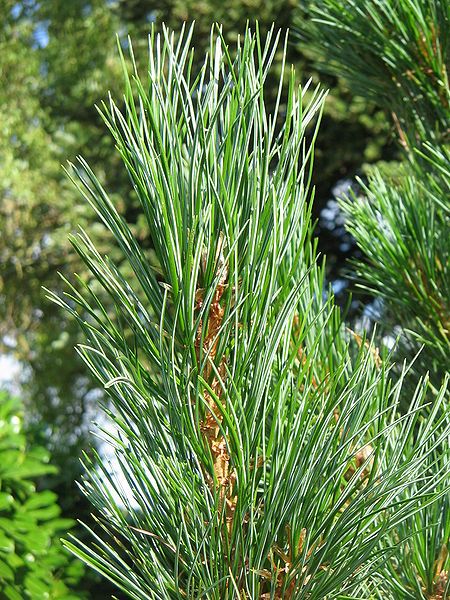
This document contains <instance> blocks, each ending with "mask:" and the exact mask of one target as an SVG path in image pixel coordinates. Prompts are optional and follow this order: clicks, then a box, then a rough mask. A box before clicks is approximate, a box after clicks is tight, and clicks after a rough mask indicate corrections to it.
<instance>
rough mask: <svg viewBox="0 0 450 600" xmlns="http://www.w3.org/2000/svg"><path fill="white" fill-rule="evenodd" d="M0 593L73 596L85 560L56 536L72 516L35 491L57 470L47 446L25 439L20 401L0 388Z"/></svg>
mask: <svg viewBox="0 0 450 600" xmlns="http://www.w3.org/2000/svg"><path fill="white" fill-rule="evenodd" d="M0 451H1V457H2V460H1V463H0V595H1V597H2V598H4V599H5V600H24V598H47V599H48V600H75V599H76V598H83V597H84V595H83V594H80V593H77V595H74V593H72V592H71V589H73V588H74V587H75V586H76V584H77V583H78V581H79V580H80V577H81V576H82V574H83V571H84V568H83V565H82V564H81V563H80V562H79V561H77V560H74V559H73V558H72V557H70V556H69V555H68V554H67V553H65V552H63V550H62V546H61V543H60V542H59V540H58V536H59V535H62V534H65V533H66V532H67V530H68V529H70V528H71V527H73V525H74V524H75V521H73V520H72V519H63V518H60V514H61V509H60V507H59V506H58V504H57V499H58V498H57V496H56V494H55V493H53V492H51V491H50V490H44V491H36V480H38V479H40V478H42V477H43V476H45V475H49V474H53V473H55V471H56V469H55V467H54V466H53V465H50V464H49V459H50V456H49V453H48V452H47V450H46V449H45V448H42V447H39V446H36V445H33V446H32V447H31V448H30V447H29V445H28V444H27V441H26V438H25V434H24V429H23V407H22V406H21V403H20V402H19V401H18V400H17V399H15V398H12V397H10V396H8V395H7V394H6V392H0Z"/></svg>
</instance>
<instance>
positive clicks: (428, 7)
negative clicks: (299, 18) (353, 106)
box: [307, 0, 450, 386]
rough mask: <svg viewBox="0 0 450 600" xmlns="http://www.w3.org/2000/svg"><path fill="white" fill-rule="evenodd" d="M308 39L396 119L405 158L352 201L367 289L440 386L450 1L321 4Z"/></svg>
mask: <svg viewBox="0 0 450 600" xmlns="http://www.w3.org/2000/svg"><path fill="white" fill-rule="evenodd" d="M307 11H308V14H309V17H310V20H309V25H308V28H307V30H308V39H309V41H310V42H311V43H312V44H314V46H315V48H316V49H317V52H318V56H321V58H322V64H323V67H324V68H326V69H328V70H329V69H331V71H333V72H339V73H340V74H341V75H343V76H345V77H346V78H347V80H348V83H349V85H350V86H351V87H352V89H353V90H354V91H355V92H358V93H361V94H362V95H364V96H365V97H372V98H376V100H377V102H378V104H379V105H380V106H382V107H383V108H384V109H385V110H386V111H387V113H388V114H387V116H389V117H390V116H392V118H393V125H394V126H395V128H396V131H397V137H398V141H399V143H400V145H401V147H402V148H403V156H402V158H403V162H402V163H401V165H400V166H398V165H397V167H396V169H395V172H391V173H387V172H386V171H385V170H381V171H380V170H377V169H374V170H372V172H371V175H370V177H369V181H368V182H367V184H363V188H362V193H361V196H360V197H359V198H357V199H347V200H343V201H342V208H343V210H344V213H345V215H346V217H347V228H348V230H349V231H350V232H351V233H352V235H353V236H354V238H355V239H356V242H357V244H358V246H359V247H360V248H361V250H362V251H363V256H364V260H363V261H362V262H360V263H359V264H358V265H357V267H356V272H357V276H358V278H359V282H360V284H361V286H362V287H363V288H365V289H368V290H369V291H370V292H372V293H373V294H374V295H375V296H377V297H378V298H380V299H382V300H383V310H382V320H383V321H384V324H385V325H387V328H386V329H387V331H389V329H390V331H391V333H392V331H393V328H394V327H395V326H396V327H397V328H399V329H400V330H401V333H402V336H401V340H400V341H401V342H402V343H401V344H400V348H401V350H402V351H403V354H404V356H405V355H406V354H409V355H411V354H414V353H416V352H417V351H418V350H419V349H420V347H421V346H422V345H423V346H424V350H423V351H422V354H421V357H420V359H419V361H418V363H417V364H418V366H420V369H419V370H422V372H424V371H426V370H430V371H431V373H432V376H433V379H434V381H435V383H436V385H437V386H439V382H440V380H441V379H442V377H443V376H444V375H445V373H446V372H447V371H448V356H449V355H450V288H449V282H450V271H449V265H450V236H449V234H448V232H449V224H450V202H449V191H450V187H449V186H450V184H449V181H450V178H449V175H450V167H449V165H450V145H449V142H450V138H449V133H450V130H449V123H450V85H449V74H448V68H449V64H450V62H449V57H450V35H449V23H450V4H449V3H448V2H445V1H442V0H425V1H423V0H400V1H397V0H396V1H395V2H394V1H391V0H388V1H386V2H385V1H379V0H364V1H363V2H359V3H358V5H357V6H356V4H355V3H354V2H352V1H351V0H320V1H319V2H311V3H309V5H308V8H307Z"/></svg>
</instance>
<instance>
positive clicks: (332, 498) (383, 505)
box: [50, 29, 450, 600]
mask: <svg viewBox="0 0 450 600" xmlns="http://www.w3.org/2000/svg"><path fill="white" fill-rule="evenodd" d="M191 34H192V29H190V30H189V31H184V32H182V34H181V35H180V36H179V37H178V38H175V36H174V35H173V33H171V32H170V31H168V30H164V32H163V34H162V35H155V34H152V36H151V38H150V48H149V64H148V76H147V77H146V78H141V77H140V76H139V73H138V69H137V68H136V66H135V65H134V60H133V51H132V48H131V45H130V56H131V61H132V64H133V68H132V70H131V73H130V72H129V70H128V69H127V67H126V66H125V61H123V64H124V76H125V96H124V98H123V99H121V101H120V102H118V103H116V102H115V101H114V100H113V99H112V98H111V99H110V101H109V103H107V104H104V105H103V106H102V108H101V113H102V115H103V118H104V120H105V122H106V124H107V126H108V128H109V130H110V132H111V134H112V136H113V138H114V140H115V143H116V147H117V151H118V153H119V154H120V156H121V158H122V160H123V162H124V164H125V166H126V169H127V171H128V174H129V178H130V182H131V185H132V188H133V190H134V191H135V193H136V195H137V197H138V200H139V205H140V210H141V213H142V215H143V216H144V217H145V219H146V224H147V227H148V230H149V232H150V235H151V241H152V247H153V252H150V251H149V250H148V249H146V248H145V247H143V246H142V245H141V244H140V243H139V241H138V240H137V239H136V237H135V236H134V235H133V233H132V229H131V227H130V224H129V223H127V221H126V220H125V219H124V218H123V217H122V216H121V215H120V213H119V211H118V210H117V208H116V206H115V205H114V203H113V202H112V201H111V199H110V198H109V196H108V194H107V192H106V190H105V189H104V187H103V186H102V185H101V183H100V181H99V180H98V178H97V177H96V176H95V174H94V173H93V171H92V170H91V169H90V168H89V166H88V164H87V163H86V162H85V161H84V160H83V159H81V158H80V159H79V161H78V164H77V166H75V167H74V169H73V172H72V177H73V179H74V181H75V183H76V184H77V186H78V188H79V190H80V192H81V193H82V194H83V196H84V197H85V199H86V200H87V201H88V202H89V203H90V204H91V206H92V207H93V208H94V210H95V211H96V212H97V214H98V217H99V218H100V219H101V220H102V222H103V223H104V225H105V226H106V227H107V228H108V230H109V231H110V232H111V234H112V236H113V237H114V239H115V242H116V246H117V250H119V251H120V252H121V254H122V257H123V261H124V262H125V263H127V265H128V266H127V268H128V269H131V270H132V272H133V273H134V279H133V280H132V283H130V280H129V279H128V278H127V277H126V276H124V272H126V271H124V267H123V263H122V262H121V263H120V264H117V263H116V262H115V261H113V260H110V259H109V258H108V256H105V255H103V254H101V253H100V252H99V251H98V250H97V249H96V247H95V245H94V244H93V243H92V242H91V240H90V239H89V237H88V235H87V234H86V233H85V232H84V231H81V232H80V233H79V235H78V236H76V237H74V238H73V239H72V241H73V244H74V246H75V249H76V250H77V252H78V253H79V255H80V257H81V259H82V260H83V261H84V263H85V264H86V265H87V267H88V268H89V270H90V271H91V273H92V274H93V276H94V278H95V280H96V284H97V285H96V287H94V286H92V285H89V284H87V283H86V282H84V281H83V279H82V278H79V279H78V282H77V283H76V284H71V283H69V282H68V281H66V284H67V286H68V287H67V291H66V294H65V296H64V297H61V296H59V295H56V294H53V295H52V294H50V295H51V297H52V298H53V300H55V302H57V303H59V304H60V305H61V306H63V307H64V308H65V309H66V310H67V311H69V312H70V313H71V314H72V315H73V316H74V317H75V319H77V320H78V322H79V324H80V326H81V328H82V330H83V332H84V335H85V337H86V343H85V344H83V345H81V346H80V347H79V352H80V354H81V356H82V358H83V359H84V361H85V362H86V364H87V366H88V367H89V369H90V370H91V372H92V373H93V374H94V376H95V377H96V378H97V380H98V381H99V382H100V383H101V385H102V386H103V387H104V388H105V390H106V392H107V394H108V397H109V401H110V404H105V405H104V410H105V412H106V413H107V414H108V416H109V418H110V420H111V422H112V424H113V427H112V429H111V428H105V429H104V430H103V436H104V438H105V439H106V440H107V441H108V442H109V443H110V444H111V446H112V448H113V450H114V452H115V455H116V458H117V464H118V467H117V468H118V471H119V472H120V477H119V476H118V474H117V473H116V474H111V470H110V465H109V464H108V463H107V462H106V461H105V460H104V459H103V458H102V457H101V456H96V457H95V458H96V460H95V461H91V459H89V458H88V457H86V459H85V467H86V477H85V479H84V482H83V489H84V491H85V493H86V495H87V496H88V498H89V499H90V501H91V503H92V505H93V507H94V510H95V514H96V518H97V521H98V525H99V530H98V531H96V532H94V531H91V543H84V542H80V541H77V540H73V541H71V542H66V545H67V546H68V547H69V548H70V549H71V550H72V551H73V552H74V553H75V554H76V555H78V556H79V557H80V558H81V559H82V560H84V561H85V562H86V563H87V564H89V565H90V566H91V567H92V568H94V569H96V570H97V571H99V572H100V573H101V574H103V575H104V576H105V577H106V578H108V579H109V580H111V581H112V582H114V583H115V584H116V586H117V587H118V588H119V589H120V590H122V591H123V592H124V593H126V594H127V595H128V596H129V597H130V598H134V599H141V600H144V599H146V600H147V599H148V598H158V599H159V598H166V599H175V598H179V599H184V598H192V599H198V598H211V599H217V600H226V599H232V598H235V599H240V600H242V599H243V598H247V599H255V600H256V599H261V600H263V599H264V600H269V599H275V600H276V599H282V598H285V599H288V598H295V599H305V600H306V599H309V600H323V599H325V598H326V599H329V600H332V599H333V600H334V599H336V598H341V599H342V600H343V599H344V598H347V599H348V598H361V599H362V598H367V599H368V598H375V597H379V598H392V599H394V598H395V599H396V600H397V599H398V598H400V597H401V598H423V599H427V598H428V599H429V600H431V598H435V599H437V598H444V597H445V595H444V594H445V593H447V591H448V588H449V584H448V581H447V570H448V556H447V553H446V543H447V537H448V523H447V520H446V518H445V515H441V514H440V509H439V506H440V503H441V501H442V499H443V498H444V497H446V496H448V491H449V483H450V482H449V470H448V452H449V444H448V441H449V436H450V418H449V417H450V414H449V406H448V402H447V396H446V382H444V383H443V385H442V387H440V388H439V389H436V390H435V394H433V395H432V396H431V397H432V402H431V403H430V402H428V400H429V398H430V388H429V384H428V380H427V378H426V377H425V378H422V379H420V381H419V382H418V384H417V387H416V388H415V391H414V392H413V393H412V394H411V395H410V397H409V399H408V402H407V408H406V410H404V405H405V395H404V393H403V392H402V390H403V389H404V388H403V384H404V381H405V379H408V367H407V366H404V367H403V368H402V369H401V373H400V374H399V375H398V376H397V377H396V379H395V380H394V379H393V378H392V377H391V363H390V357H389V356H387V355H386V353H383V352H380V351H379V349H378V348H377V347H376V346H375V344H374V342H373V340H370V339H366V338H364V337H361V336H359V335H358V334H357V333H355V332H352V331H349V330H347V329H346V328H345V326H344V323H343V320H342V317H341V314H340V312H339V310H338V309H337V308H336V307H335V305H334V299H333V295H332V293H331V292H330V290H328V289H327V286H326V284H325V279H324V273H325V270H324V263H323V261H319V259H318V256H317V247H316V242H315V241H313V227H312V223H311V210H312V199H313V195H314V194H313V190H312V188H311V176H312V163H313V155H314V147H315V141H316V136H317V132H318V123H319V121H320V115H321V111H322V107H323V101H324V94H323V93H322V92H321V91H320V89H318V88H317V89H313V90H310V92H311V93H308V95H307V96H306V91H307V90H308V84H306V85H305V86H304V87H303V88H301V87H299V86H298V85H297V84H296V81H295V74H294V72H293V71H292V70H289V69H288V68H287V66H286V64H285V61H283V62H282V66H281V73H280V78H279V82H280V83H279V87H278V92H277V96H276V100H275V104H274V108H273V109H272V111H268V110H266V108H267V107H266V94H265V82H266V79H267V77H268V74H269V72H270V70H271V68H272V63H273V61H274V59H275V57H276V56H277V52H278V49H279V48H280V41H279V35H277V34H276V33H275V32H274V31H273V30H272V31H270V32H269V34H268V35H267V37H266V39H265V40H262V39H261V36H260V35H259V34H258V31H256V33H252V32H251V31H250V30H247V31H246V33H245V35H244V36H243V38H242V39H239V40H238V42H237V45H236V48H235V51H234V52H233V53H231V51H230V50H229V48H228V47H227V45H226V43H225V41H224V39H223V37H222V35H221V32H220V29H214V30H213V31H212V33H211V40H210V49H209V53H208V54H207V56H206V57H205V59H204V62H203V66H202V67H201V68H200V70H199V72H198V73H197V72H194V71H193V69H192V65H193V64H195V62H194V61H193V54H192V50H191ZM285 44H286V42H285V43H284V46H283V45H282V46H281V48H282V49H283V51H282V56H284V57H285V56H286V52H285V48H286V45H285ZM285 73H286V74H287V77H285V76H284V74H285ZM286 80H287V81H288V85H287V86H285V85H283V82H284V81H286ZM309 87H311V86H310V85H309ZM306 97H307V98H308V99H307V100H306ZM281 111H283V115H282V116H283V118H282V119H280V118H279V115H280V113H281ZM280 122H282V125H281V126H280ZM99 288H100V289H101V290H102V294H107V295H108V296H109V298H110V302H111V304H112V305H113V307H114V308H113V309H111V308H110V305H111V304H108V305H105V304H104V303H103V302H102V300H101V296H100V295H99V292H98V289H99ZM426 407H427V408H426ZM425 410H426V412H425ZM425 415H426V416H425ZM97 465H99V466H97ZM424 522H425V523H426V526H425V527H423V523H424ZM99 531H101V533H99ZM398 547H400V548H401V549H402V552H401V553H400V551H399V550H397V548H398ZM446 590H447V591H446Z"/></svg>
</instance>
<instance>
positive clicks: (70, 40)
mask: <svg viewBox="0 0 450 600" xmlns="http://www.w3.org/2000/svg"><path fill="white" fill-rule="evenodd" d="M0 14H1V15H2V18H1V21H0V103H1V107H2V111H1V116H0V231H1V233H2V235H1V237H0V344H1V348H0V350H1V353H2V354H7V355H12V356H14V358H15V359H16V360H17V361H19V363H20V376H19V379H20V381H18V382H16V383H17V384H18V385H19V384H20V390H21V395H22V398H23V402H24V405H25V408H26V419H25V424H26V428H27V433H28V437H29V440H30V442H34V443H39V444H40V445H41V446H42V447H44V448H46V450H47V451H48V452H50V453H51V455H52V462H53V464H55V465H56V466H58V467H59V472H58V474H53V473H52V474H50V473H47V474H45V476H44V474H43V473H41V476H42V477H41V484H42V485H44V483H45V485H46V487H47V488H48V489H52V490H54V491H56V492H57V493H58V495H59V498H60V504H61V507H62V511H63V515H64V516H73V515H76V517H77V518H81V519H83V520H87V519H88V516H87V513H88V510H89V509H88V506H87V503H86V501H85V500H84V498H83V497H82V496H81V495H80V493H79V491H78V488H77V487H76V485H75V483H74V481H75V479H77V477H78V474H79V472H80V466H79V458H78V457H79V456H80V454H81V450H82V449H85V448H87V445H88V441H91V439H90V438H91V435H90V433H89V422H90V421H91V419H92V418H94V417H95V408H94V407H95V402H96V399H97V398H98V394H99V393H100V392H99V390H97V389H95V387H94V384H93V382H92V381H91V379H90V378H89V377H88V376H87V374H86V371H85V368H84V367H83V366H82V364H81V362H80V361H78V360H77V359H76V358H75V357H74V350H73V347H74V345H75V344H76V343H77V342H78V341H79V340H78V335H79V333H78V330H77V327H76V326H75V324H74V323H73V322H71V321H69V320H68V319H67V317H66V315H64V314H63V313H62V312H59V311H56V309H55V306H54V305H51V304H50V303H49V302H47V300H46V299H45V294H44V292H43V291H42V286H45V287H48V288H50V289H52V290H56V291H58V290H59V289H61V283H60V280H59V277H58V272H61V273H62V274H72V273H73V272H77V273H78V274H80V275H82V276H84V277H87V273H85V272H84V267H83V266H82V264H81V262H80V261H79V259H78V257H77V255H76V253H75V252H74V250H73V249H72V248H71V246H70V244H69V242H68V234H69V233H70V232H74V231H75V230H76V229H77V228H78V227H79V226H81V227H83V228H86V229H88V230H89V233H90V235H91V237H92V238H93V239H94V241H95V243H96V246H97V248H98V249H100V251H101V250H102V249H103V250H105V251H106V249H107V248H108V247H109V244H108V242H109V237H108V234H107V233H106V231H105V229H104V228H103V226H102V225H101V224H99V223H98V222H96V218H95V216H94V215H93V213H92V211H91V210H90V208H89V207H88V206H87V205H86V204H85V203H83V202H82V201H80V198H79V194H78V192H77V191H76V190H75V188H74V187H73V186H72V184H71V183H70V182H69V181H68V179H67V177H66V176H65V174H64V171H63V169H62V168H61V164H62V163H65V162H66V160H68V159H69V160H73V159H74V158H75V156H76V155H78V154H82V155H83V157H84V158H85V159H86V160H87V162H88V163H89V164H90V166H91V167H92V169H93V171H94V172H95V173H96V175H97V177H98V178H99V179H100V181H101V182H102V183H103V184H104V185H105V186H106V188H107V190H108V191H109V193H110V196H111V198H112V199H113V200H114V201H115V202H116V204H117V205H118V207H119V209H120V210H121V211H123V212H124V213H125V216H126V219H127V220H128V222H131V223H132V224H133V226H134V233H135V234H136V235H137V236H138V238H139V239H140V240H141V241H142V243H143V244H146V243H147V244H148V241H147V231H146V229H145V226H144V224H143V222H142V221H141V219H140V217H139V211H138V208H137V202H136V199H135V197H134V195H133V191H132V190H131V189H130V185H129V183H128V180H127V176H126V173H125V171H124V169H123V167H122V166H120V164H119V163H120V160H119V156H118V153H117V152H114V146H113V142H112V140H111V138H110V135H109V134H108V132H107V130H106V128H105V127H104V125H103V123H102V121H101V118H100V117H99V115H98V113H97V111H96V109H95V106H94V105H95V104H96V103H97V104H98V103H100V102H101V100H102V99H105V98H106V95H107V91H108V90H110V91H111V93H112V95H113V96H114V97H115V98H120V94H121V91H120V90H121V88H122V84H121V70H120V64H119V59H118V53H117V48H116V37H115V36H116V33H117V34H118V36H119V40H120V43H121V44H122V46H124V47H125V46H126V45H127V43H128V42H127V35H128V34H129V35H130V36H131V38H132V39H133V47H134V50H135V54H136V58H137V60H138V62H140V61H142V60H145V57H146V52H147V33H148V31H149V28H150V24H151V23H155V24H156V27H157V28H158V27H160V25H161V23H163V22H164V23H166V24H167V25H168V26H170V27H171V28H174V29H175V30H177V29H180V27H181V26H182V23H183V21H192V20H195V21H196V29H195V33H194V43H195V46H196V49H197V50H198V54H197V56H198V57H201V56H202V54H203V53H204V51H205V49H206V47H207V46H208V43H209V31H210V26H211V24H212V23H213V22H216V21H217V22H221V23H223V27H224V34H225V37H226V38H227V39H229V40H230V41H232V40H234V39H236V37H237V35H238V34H239V33H241V32H242V30H243V28H244V25H245V22H246V21H247V20H248V21H250V22H253V21H255V19H258V21H259V24H260V29H261V31H262V32H263V33H264V31H266V30H267V29H268V28H269V27H270V26H271V25H272V23H275V26H276V27H277V28H284V29H285V28H288V27H290V28H292V27H293V26H294V25H295V27H296V28H302V21H303V20H304V19H307V18H308V16H307V15H305V14H304V13H303V12H302V11H300V10H299V8H298V3H297V2H296V1H293V0H278V1H277V0H274V1H269V2H267V1H263V0H246V1H241V0H240V1H238V0H231V1H230V2H226V3H225V2H218V1H217V0H187V1H181V0H180V1H177V0H174V1H171V0H166V1H164V0H162V1H160V2H152V1H149V0H116V1H111V0H90V1H88V0H71V1H70V2H67V0H43V1H41V2H37V1H35V0H25V1H23V2H17V1H13V0H0ZM317 52H318V51H317V49H316V48H315V47H313V45H311V44H310V43H309V42H305V41H302V40H301V39H299V38H298V37H296V36H295V35H291V39H290V45H289V50H288V59H289V61H290V62H292V63H293V64H294V65H295V67H296V71H297V74H298V77H299V78H300V80H301V81H302V82H304V83H306V81H307V80H308V79H309V78H312V80H313V82H314V83H318V82H319V81H320V82H321V84H322V85H323V86H324V87H326V88H329V89H330V94H329V97H328V100H327V103H326V109H325V114H324V116H323V121H322V125H321V130H320V135H319V139H318V145H317V149H316V159H315V169H314V172H315V175H314V177H315V185H316V198H315V208H314V215H315V217H316V218H319V216H320V214H321V211H322V210H323V209H324V208H326V206H327V203H328V201H329V200H330V199H332V197H333V190H335V189H336V186H337V185H339V182H342V181H343V180H344V181H345V180H350V179H352V178H353V176H354V175H355V174H358V173H362V172H363V170H364V168H365V166H366V165H368V164H372V163H375V162H377V161H379V160H384V161H391V160H392V159H395V158H396V156H397V147H396V145H395V144H393V143H391V140H392V138H393V137H395V135H396V132H395V126H394V125H393V124H391V122H390V121H389V120H388V119H387V118H386V116H385V113H384V112H383V111H382V110H380V109H379V108H378V107H377V105H376V103H375V102H373V101H372V100H370V99H366V98H364V97H363V96H362V95H358V94H355V93H354V92H352V91H350V89H349V88H348V87H347V84H346V83H345V81H344V80H343V79H342V78H341V77H340V76H339V73H336V72H333V73H327V74H325V73H322V74H320V76H319V72H318V69H317V66H316V64H317V59H318V54H317ZM275 81H276V75H275V76H274V82H275ZM270 93H271V92H270V88H269V94H270ZM273 95H275V89H274V90H273ZM317 233H318V235H319V244H320V248H321V250H322V251H324V253H326V254H327V257H328V265H329V267H328V268H329V277H330V279H331V280H333V278H335V277H336V273H339V272H340V270H341V268H342V264H343V261H344V259H345V258H346V257H347V256H348V255H350V254H352V253H354V251H355V246H354V245H352V244H348V243H346V244H341V245H340V246H339V245H338V244H337V243H336V237H335V232H334V231H333V229H332V228H331V229H330V227H323V226H320V224H319V227H318V228H317ZM113 258H114V257H113ZM83 585H84V587H85V588H86V589H89V586H91V592H90V593H93V592H92V589H93V587H92V586H97V587H95V598H102V597H109V595H108V587H107V585H106V584H105V586H104V588H101V587H99V586H98V585H97V582H96V581H95V578H94V576H92V575H90V579H89V580H85V582H84V584H83ZM102 585H103V584H102ZM92 597H94V596H92Z"/></svg>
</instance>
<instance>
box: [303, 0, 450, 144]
mask: <svg viewBox="0 0 450 600" xmlns="http://www.w3.org/2000/svg"><path fill="white" fill-rule="evenodd" d="M307 7H308V9H307V13H308V15H309V17H310V19H311V20H310V31H309V39H310V41H311V43H312V44H313V45H314V47H315V48H316V49H317V51H318V54H319V56H320V55H321V56H322V57H323V59H324V62H323V63H322V67H323V69H325V70H329V71H331V72H333V73H339V75H341V76H344V77H345V78H346V79H347V80H348V81H349V83H350V85H351V86H352V88H353V89H354V90H355V91H356V93H358V94H361V96H363V97H365V98H367V97H370V98H372V99H374V100H375V101H376V102H377V104H378V105H380V106H381V107H383V108H384V109H385V110H387V111H389V113H392V116H393V118H394V120H395V124H396V126H397V128H398V132H399V135H400V138H401V140H402V142H403V143H404V144H405V145H415V143H416V140H417V138H420V139H422V140H424V139H425V140H429V141H430V142H431V141H435V142H442V141H443V140H447V141H448V134H449V129H448V123H449V119H448V117H449V102H450V88H449V77H448V65H449V62H448V56H449V50H450V35H449V22H450V5H449V3H448V2H447V1H446V0H425V1H424V0H362V1H358V2H355V1H354V0H319V1H314V2H309V3H307Z"/></svg>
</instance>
